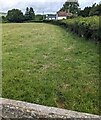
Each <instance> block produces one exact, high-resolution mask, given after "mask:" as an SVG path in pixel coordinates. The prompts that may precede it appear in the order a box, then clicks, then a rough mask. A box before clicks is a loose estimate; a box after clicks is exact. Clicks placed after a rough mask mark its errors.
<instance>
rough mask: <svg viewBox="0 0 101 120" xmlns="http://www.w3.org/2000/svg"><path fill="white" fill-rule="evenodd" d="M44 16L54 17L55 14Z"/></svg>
mask: <svg viewBox="0 0 101 120" xmlns="http://www.w3.org/2000/svg"><path fill="white" fill-rule="evenodd" d="M46 16H48V17H56V15H55V14H47V15H46Z"/></svg>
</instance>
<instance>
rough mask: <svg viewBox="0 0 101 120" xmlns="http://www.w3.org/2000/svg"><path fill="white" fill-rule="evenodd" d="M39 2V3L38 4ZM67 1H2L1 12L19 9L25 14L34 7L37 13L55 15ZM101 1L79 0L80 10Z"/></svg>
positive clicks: (0, 2) (0, 4)
mask: <svg viewBox="0 0 101 120" xmlns="http://www.w3.org/2000/svg"><path fill="white" fill-rule="evenodd" d="M36 1H37V2H36ZM65 1H66V0H0V12H7V11H8V10H10V9H13V8H18V9H20V10H22V11H23V12H25V9H26V7H27V6H28V7H33V9H34V11H35V13H43V11H44V13H55V12H57V11H58V10H59V9H60V8H61V7H62V6H63V4H64V3H65ZM100 1H101V0H78V2H79V5H80V8H82V9H83V8H84V7H86V6H91V5H92V4H93V3H99V2H100Z"/></svg>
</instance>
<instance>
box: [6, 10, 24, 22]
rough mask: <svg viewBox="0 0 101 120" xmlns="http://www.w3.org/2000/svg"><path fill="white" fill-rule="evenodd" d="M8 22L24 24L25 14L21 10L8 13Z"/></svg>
mask: <svg viewBox="0 0 101 120" xmlns="http://www.w3.org/2000/svg"><path fill="white" fill-rule="evenodd" d="M7 20H8V21H9V22H22V21H23V20H24V16H23V13H22V12H21V10H19V9H12V10H9V11H8V13H7Z"/></svg>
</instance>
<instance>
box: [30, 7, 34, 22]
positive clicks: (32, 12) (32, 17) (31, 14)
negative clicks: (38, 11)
mask: <svg viewBox="0 0 101 120" xmlns="http://www.w3.org/2000/svg"><path fill="white" fill-rule="evenodd" d="M29 17H30V20H33V19H35V13H34V10H33V8H32V7H30V10H29Z"/></svg>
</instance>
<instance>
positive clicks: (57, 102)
mask: <svg viewBox="0 0 101 120" xmlns="http://www.w3.org/2000/svg"><path fill="white" fill-rule="evenodd" d="M2 45H3V80H2V86H3V91H2V96H3V97H5V98H11V99H16V100H23V101H27V102H31V103H37V104H42V105H47V106H56V107H60V108H66V109H70V110H77V111H82V112H88V113H94V114H98V110H99V109H98V103H99V98H98V93H99V89H98V88H99V54H98V45H97V44H95V43H93V42H91V41H86V40H85V39H83V38H79V37H77V36H75V35H73V34H72V33H70V32H68V31H65V30H64V29H62V28H60V27H59V26H55V25H49V24H45V23H24V24H3V41H2Z"/></svg>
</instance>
